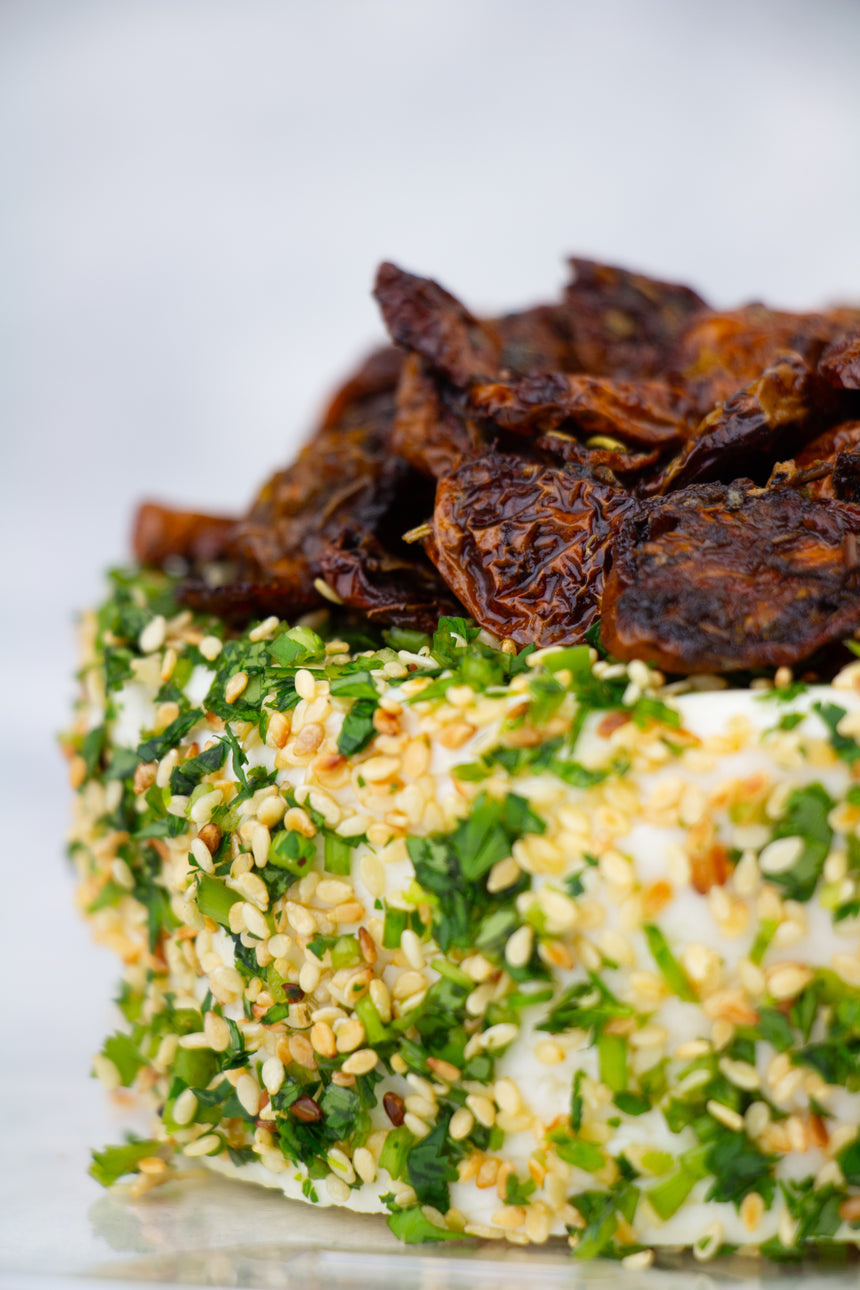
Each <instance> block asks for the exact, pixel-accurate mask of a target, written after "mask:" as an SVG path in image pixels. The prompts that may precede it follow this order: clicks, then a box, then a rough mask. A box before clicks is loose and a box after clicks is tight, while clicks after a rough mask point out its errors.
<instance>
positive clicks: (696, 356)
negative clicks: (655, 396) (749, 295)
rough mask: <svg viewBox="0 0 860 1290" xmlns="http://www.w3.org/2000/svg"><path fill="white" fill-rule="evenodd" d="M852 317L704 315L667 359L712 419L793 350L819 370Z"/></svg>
mask: <svg viewBox="0 0 860 1290" xmlns="http://www.w3.org/2000/svg"><path fill="white" fill-rule="evenodd" d="M852 316H854V311H852V310H834V311H832V312H831V313H829V314H793V313H785V312H781V311H779V310H775V309H767V308H766V307H765V306H764V305H746V306H744V308H742V309H734V310H728V311H726V312H722V313H719V312H716V311H703V312H702V313H700V314H698V315H697V316H695V317H694V318H692V319H691V321H690V324H689V326H688V327H687V328H686V329H685V330H684V331H683V333H682V334H681V335H680V336H679V338H678V343H677V345H676V346H675V348H674V350H673V351H672V353H671V354H669V355H668V356H667V360H666V366H667V370H668V372H669V374H670V376H671V377H672V378H673V379H675V380H677V381H679V382H680V383H681V385H682V386H683V387H684V389H685V390H686V391H687V394H688V396H689V398H690V399H691V401H692V403H693V404H694V405H695V407H696V408H697V409H698V411H699V413H700V414H701V415H702V416H706V415H707V414H708V413H709V412H710V411H711V410H712V409H713V408H715V407H716V405H717V404H720V403H724V402H725V401H726V399H729V398H731V396H732V395H733V394H735V393H736V392H737V391H738V390H739V389H740V388H741V387H742V386H745V385H749V384H751V383H752V382H754V381H755V380H756V379H757V377H758V376H759V375H760V374H761V372H762V369H763V368H765V367H767V366H768V364H770V363H773V362H774V361H775V360H776V359H777V358H778V356H779V355H780V354H784V353H786V352H787V351H793V352H794V353H797V354H799V355H800V357H801V358H802V359H803V360H804V361H805V362H806V363H807V364H808V365H809V366H810V367H814V366H815V364H816V363H817V362H818V360H819V358H820V357H821V354H822V351H823V350H824V348H825V346H827V345H829V344H830V342H831V341H832V340H834V339H835V338H836V337H838V336H841V335H843V334H844V332H845V330H846V329H847V328H848V327H849V326H850V325H851V318H852ZM858 321H860V318H858Z"/></svg>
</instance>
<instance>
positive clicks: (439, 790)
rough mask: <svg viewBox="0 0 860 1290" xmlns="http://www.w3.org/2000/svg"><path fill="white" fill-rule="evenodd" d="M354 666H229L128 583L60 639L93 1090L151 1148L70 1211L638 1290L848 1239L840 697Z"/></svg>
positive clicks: (257, 629)
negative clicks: (122, 1112)
mask: <svg viewBox="0 0 860 1290" xmlns="http://www.w3.org/2000/svg"><path fill="white" fill-rule="evenodd" d="M374 631H375V629H368V630H367V631H364V632H361V631H357V630H354V631H353V632H352V633H350V632H349V631H346V630H344V629H343V626H342V625H341V624H336V625H335V626H332V625H331V624H330V623H329V620H328V619H327V617H326V615H325V614H324V613H322V614H321V613H317V614H316V615H315V616H314V617H312V618H310V619H306V620H303V621H301V622H300V623H299V624H298V625H296V626H289V625H288V624H287V623H285V622H283V621H281V620H280V619H278V618H276V617H269V618H264V619H262V620H261V621H259V620H258V621H252V623H251V625H249V626H247V627H245V628H244V629H243V630H242V631H239V630H238V629H234V630H231V629H229V628H228V627H227V626H225V623H224V620H223V619H222V618H220V617H213V616H211V615H209V614H207V613H205V612H204V610H202V609H201V610H197V611H193V610H191V609H189V608H183V607H181V606H180V605H179V604H178V602H177V600H176V596H175V580H174V579H172V578H171V577H170V576H168V575H167V574H164V573H160V572H155V571H153V570H141V569H131V570H127V571H120V572H116V573H114V574H113V575H112V581H111V591H110V596H109V599H107V600H106V602H105V603H104V604H103V605H102V607H101V608H100V609H99V610H98V612H97V613H96V614H94V615H90V616H88V617H87V618H86V619H85V621H84V636H85V650H84V660H85V661H84V666H83V669H82V672H81V697H80V701H79V706H78V715H77V719H76V724H75V727H74V729H73V730H72V732H70V734H69V736H68V738H67V751H68V754H69V758H70V771H71V778H72V784H73V786H74V788H75V789H76V790H77V793H76V810H75V819H74V825H73V829H72V834H71V855H72V857H73V860H74V864H75V867H76V870H77V874H78V883H79V885H78V898H79V903H80V906H81V909H82V910H83V911H84V912H85V913H86V915H87V917H88V919H89V921H90V924H91V926H92V929H93V932H94V934H95V936H96V938H97V939H98V940H99V941H101V942H103V943H105V944H107V945H108V946H110V947H111V948H112V949H113V950H114V951H115V952H116V953H117V954H118V955H119V957H120V958H121V960H122V962H123V964H124V976H123V984H122V987H121V991H120V995H119V1000H118V1002H119V1007H120V1011H121V1013H122V1015H123V1022H122V1025H121V1027H120V1028H119V1029H118V1030H117V1032H116V1033H115V1034H113V1035H112V1036H110V1038H108V1039H107V1041H106V1043H105V1045H104V1047H103V1049H102V1051H101V1053H99V1054H98V1056H97V1057H96V1058H95V1060H94V1070H95V1073H96V1074H97V1075H98V1077H99V1078H100V1079H101V1080H102V1081H103V1083H104V1084H105V1085H106V1086H107V1087H108V1088H110V1089H117V1088H120V1087H122V1088H126V1089H132V1090H134V1091H135V1092H136V1093H138V1094H140V1095H141V1096H142V1097H143V1098H144V1099H145V1100H146V1101H147V1103H148V1104H149V1105H150V1106H151V1107H152V1108H153V1111H154V1117H155V1118H154V1122H153V1123H154V1127H153V1131H152V1135H151V1138H149V1139H147V1140H146V1141H133V1142H129V1143H126V1144H123V1145H120V1146H114V1147H107V1148H105V1149H104V1150H103V1151H99V1152H96V1153H95V1156H94V1164H93V1170H92V1172H93V1174H94V1176H95V1177H96V1178H97V1179H98V1180H99V1181H101V1182H103V1183H105V1184H109V1183H112V1182H113V1181H115V1180H116V1179H118V1178H120V1177H124V1176H126V1175H134V1182H133V1188H134V1190H135V1192H136V1193H137V1194H140V1193H142V1192H144V1191H146V1190H148V1189H149V1188H151V1187H153V1186H156V1185H158V1184H160V1183H162V1182H164V1181H166V1180H167V1179H169V1178H171V1177H172V1176H174V1175H175V1171H176V1169H177V1168H180V1169H182V1168H185V1169H187V1168H188V1167H189V1161H190V1162H195V1161H196V1162H199V1163H201V1162H202V1163H204V1164H207V1165H210V1166H212V1167H214V1168H216V1169H221V1170H222V1171H224V1172H234V1173H238V1174H239V1176H241V1177H247V1178H249V1179H251V1180H254V1181H258V1182H266V1183H268V1184H269V1185H271V1186H279V1187H283V1188H284V1190H285V1191H286V1192H287V1194H288V1195H292V1196H302V1197H304V1198H305V1199H306V1200H308V1201H310V1202H315V1203H318V1204H335V1205H350V1206H352V1207H354V1208H357V1209H361V1210H377V1211H385V1212H387V1213H388V1223H389V1225H390V1227H391V1228H392V1230H393V1231H394V1232H395V1233H396V1234H397V1235H398V1236H400V1237H401V1238H402V1239H403V1240H405V1241H408V1242H420V1241H424V1240H443V1239H451V1240H456V1239H462V1238H465V1237H470V1236H471V1237H481V1238H487V1239H496V1240H499V1239H503V1240H507V1241H509V1242H513V1243H515V1244H526V1243H529V1242H534V1243H541V1242H544V1241H546V1240H547V1239H549V1238H550V1236H552V1235H562V1236H565V1237H567V1239H568V1240H569V1242H570V1245H571V1246H572V1248H573V1250H574V1252H575V1253H576V1254H577V1255H578V1256H581V1257H590V1256H594V1255H599V1254H603V1255H606V1254H612V1255H615V1256H617V1257H621V1258H623V1259H624V1260H625V1261H626V1262H628V1263H629V1264H630V1265H631V1266H634V1267H635V1266H647V1264H648V1263H649V1262H650V1261H651V1259H652V1258H653V1257H654V1250H655V1249H657V1248H658V1247H659V1246H661V1245H674V1246H678V1245H681V1246H686V1247H690V1248H692V1249H693V1251H694V1253H695V1254H696V1255H697V1257H699V1258H702V1259H707V1258H710V1257H712V1256H714V1255H715V1254H717V1253H719V1252H720V1251H722V1250H724V1249H726V1248H729V1247H737V1246H744V1247H746V1246H750V1247H757V1248H760V1249H762V1250H763V1251H764V1252H765V1253H766V1254H769V1255H772V1256H774V1257H780V1258H793V1257H799V1256H801V1255H802V1254H804V1253H805V1252H808V1251H809V1250H810V1249H820V1248H822V1247H823V1246H826V1245H827V1244H829V1243H832V1242H835V1241H840V1242H845V1241H848V1242H856V1241H858V1240H860V1135H858V1131H857V1124H858V1122H860V780H858V779H857V778H856V776H857V775H858V773H860V771H858V763H860V746H858V743H857V738H856V736H857V734H858V732H860V661H858V662H856V663H851V664H849V665H848V666H847V667H845V668H844V669H843V670H842V671H841V672H840V673H839V674H838V676H837V677H836V678H835V680H834V681H833V683H832V685H830V686H827V687H823V686H816V687H812V688H808V687H806V686H804V685H802V684H797V683H795V682H794V680H793V678H792V676H791V673H790V672H789V671H788V670H787V669H786V668H780V670H779V671H778V672H777V674H776V677H775V678H774V679H773V680H770V679H762V678H759V679H758V680H754V681H753V682H752V684H751V686H750V687H748V688H746V689H736V690H729V689H728V688H727V687H726V684H725V681H724V680H723V679H722V678H718V677H713V676H696V677H691V678H688V679H686V680H683V681H678V682H674V683H672V684H667V683H666V681H665V678H664V677H663V676H661V674H660V673H658V672H657V671H655V670H654V669H653V668H651V667H649V666H647V665H645V664H644V663H641V662H636V661H634V662H631V663H616V662H613V661H612V660H610V659H607V658H606V657H605V656H604V655H602V654H601V653H600V651H599V650H598V649H597V648H595V647H594V646H593V645H589V644H582V645H576V646H572V647H569V648H552V649H546V650H542V651H536V650H535V649H534V647H527V648H525V649H523V650H520V651H519V652H518V650H517V646H516V645H515V644H514V643H513V642H511V641H505V640H502V641H499V640H497V639H495V638H494V637H491V636H490V635H489V634H488V633H487V632H486V631H480V630H479V628H478V627H477V626H476V625H475V624H474V623H472V622H471V621H470V620H468V619H465V618H458V617H447V618H443V619H441V621H440V622H439V623H438V626H437V627H436V630H435V632H433V633H432V634H429V635H424V634H422V633H421V632H418V631H416V630H411V629H406V628H402V627H396V626H395V627H391V628H389V629H388V630H387V631H385V632H384V633H383V634H379V633H378V632H376V634H372V633H373V632H374ZM369 632H370V633H371V634H368V633H369ZM335 633H337V634H335Z"/></svg>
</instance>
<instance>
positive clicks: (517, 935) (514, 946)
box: [505, 923, 534, 968]
mask: <svg viewBox="0 0 860 1290" xmlns="http://www.w3.org/2000/svg"><path fill="white" fill-rule="evenodd" d="M533 946H534V932H533V931H532V929H531V927H530V926H529V924H528V923H523V924H522V926H521V927H518V928H517V930H516V931H515V932H514V933H513V934H512V935H511V936H509V937H508V940H507V943H506V944H505V958H506V959H507V961H508V963H509V964H510V965H511V967H513V968H521V967H525V965H526V964H527V963H528V961H529V959H530V958H531V956H532V948H533Z"/></svg>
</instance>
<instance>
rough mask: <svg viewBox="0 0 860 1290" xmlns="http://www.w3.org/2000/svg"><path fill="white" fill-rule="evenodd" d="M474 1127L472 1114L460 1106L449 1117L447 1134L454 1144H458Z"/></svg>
mask: <svg viewBox="0 0 860 1290" xmlns="http://www.w3.org/2000/svg"><path fill="white" fill-rule="evenodd" d="M474 1125H475V1117H474V1116H473V1115H472V1112H471V1111H470V1110H468V1109H467V1107H465V1106H461V1107H459V1108H458V1109H457V1110H456V1111H455V1112H454V1114H453V1115H452V1116H451V1122H450V1124H449V1125H448V1132H449V1133H450V1135H451V1137H452V1138H453V1139H454V1141H455V1142H460V1141H462V1139H463V1138H468V1136H469V1134H470V1133H471V1132H472V1129H473V1128H474Z"/></svg>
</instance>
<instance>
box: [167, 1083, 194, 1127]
mask: <svg viewBox="0 0 860 1290" xmlns="http://www.w3.org/2000/svg"><path fill="white" fill-rule="evenodd" d="M196 1114H197V1098H196V1097H195V1096H194V1092H193V1090H192V1089H190V1088H185V1089H183V1090H182V1092H181V1093H180V1094H179V1096H178V1097H177V1099H176V1101H175V1102H174V1103H173V1118H174V1120H175V1121H176V1123H177V1124H190V1123H191V1121H192V1120H193V1119H194V1116H195V1115H196Z"/></svg>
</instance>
